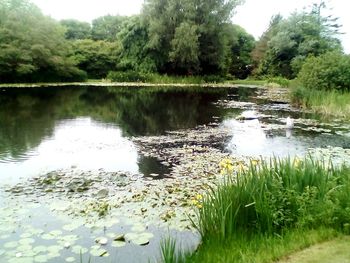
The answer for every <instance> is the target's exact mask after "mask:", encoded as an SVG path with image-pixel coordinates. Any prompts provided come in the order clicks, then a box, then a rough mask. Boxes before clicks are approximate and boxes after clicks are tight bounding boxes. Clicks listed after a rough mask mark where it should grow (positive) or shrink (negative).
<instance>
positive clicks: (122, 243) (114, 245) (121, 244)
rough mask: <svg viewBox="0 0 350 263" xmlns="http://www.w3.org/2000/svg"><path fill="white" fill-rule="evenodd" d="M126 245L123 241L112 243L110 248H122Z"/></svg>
mask: <svg viewBox="0 0 350 263" xmlns="http://www.w3.org/2000/svg"><path fill="white" fill-rule="evenodd" d="M125 245H126V242H125V241H118V240H116V241H113V242H112V244H111V246H112V247H124V246H125Z"/></svg>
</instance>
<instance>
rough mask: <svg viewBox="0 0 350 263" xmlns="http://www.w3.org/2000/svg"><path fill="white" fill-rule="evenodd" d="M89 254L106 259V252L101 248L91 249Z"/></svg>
mask: <svg viewBox="0 0 350 263" xmlns="http://www.w3.org/2000/svg"><path fill="white" fill-rule="evenodd" d="M90 254H91V255H92V256H94V257H108V256H109V254H108V251H107V250H105V249H103V248H99V249H92V250H90Z"/></svg>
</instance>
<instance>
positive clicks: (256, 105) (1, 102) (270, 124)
mask: <svg viewBox="0 0 350 263" xmlns="http://www.w3.org/2000/svg"><path fill="white" fill-rule="evenodd" d="M260 92H261V91H259V90H257V89H255V88H245V87H242V88H231V89H228V88H215V89H206V88H200V89H199V88H152V89H149V88H112V87H109V88H102V87H65V88H62V87H61V88H54V87H50V88H49V87H47V88H30V89H20V88H18V89H16V88H12V89H2V90H1V91H0V189H2V187H5V186H6V187H8V185H10V186H11V185H16V184H17V183H23V182H24V184H25V182H26V180H28V179H30V178H33V177H38V176H39V177H40V176H41V175H44V174H47V173H49V172H51V171H57V170H69V169H76V170H79V171H81V172H82V173H84V171H86V172H88V174H89V173H99V172H100V171H101V169H103V171H104V172H127V173H128V174H131V175H138V176H141V177H142V176H144V177H148V176H150V175H152V174H167V173H168V172H169V169H171V167H168V166H166V165H163V163H162V162H161V161H159V160H157V159H156V158H152V157H149V156H144V155H143V154H142V153H141V152H140V151H139V150H138V147H137V145H135V143H134V142H133V141H134V139H135V138H139V137H143V138H147V137H148V136H153V137H154V136H161V135H166V134H167V133H168V132H175V131H183V130H185V131H187V130H188V131H189V132H190V131H191V129H196V127H198V126H204V125H209V126H210V125H215V127H219V128H220V127H222V128H224V129H227V130H228V131H229V138H228V139H227V140H225V141H223V142H220V143H219V144H218V145H219V146H218V147H219V148H220V150H221V151H224V152H227V153H230V154H232V155H238V156H254V157H260V156H262V157H268V156H273V155H275V156H289V155H303V154H305V153H307V151H308V150H309V148H325V147H329V146H331V147H341V148H343V149H349V148H350V127H349V124H347V123H342V122H341V121H337V120H330V121H328V122H326V123H325V122H321V121H319V120H318V118H317V116H313V115H312V114H307V113H302V112H300V111H298V110H296V109H293V108H292V107H289V106H288V105H286V104H283V103H279V102H278V103H277V102H274V101H272V100H269V99H267V98H261V97H259V93H260ZM231 102H238V103H233V104H232V103H231ZM228 105H230V106H228ZM247 115H250V116H251V118H247V119H242V118H241V117H242V116H247ZM288 116H290V117H292V118H293V119H295V124H294V128H293V129H292V130H289V129H286V128H285V120H286V118H287V117H288ZM159 138H162V137H159ZM198 143H200V141H199V142H198ZM43 196H44V197H45V194H43ZM18 198H19V197H18ZM14 199H15V198H13V197H12V196H11V195H9V194H7V193H5V192H4V191H2V190H0V211H1V215H0V222H1V224H0V255H2V254H5V255H6V260H7V261H6V262H17V261H16V260H18V262H22V261H23V262H33V260H32V259H33V257H34V256H35V257H34V259H35V258H36V260H34V261H35V262H62V261H61V258H62V257H65V258H69V259H70V260H73V259H74V258H73V259H72V257H74V256H73V255H72V252H71V251H68V249H66V250H64V251H63V250H62V249H63V248H62V246H64V242H63V241H64V238H68V237H69V238H70V242H73V240H71V239H74V238H75V236H73V235H66V236H65V237H64V238H63V237H62V236H60V235H61V234H62V233H66V234H67V233H70V232H71V231H73V232H74V231H75V232H74V235H76V236H77V237H78V236H79V237H81V239H79V240H78V241H77V244H78V247H75V248H76V249H78V248H82V247H83V246H85V247H88V246H91V249H92V250H94V249H95V250H94V251H95V252H96V250H98V249H99V248H94V247H93V244H94V237H97V236H99V235H105V234H106V227H103V228H102V230H101V229H100V230H99V231H100V232H98V233H97V234H94V235H95V236H94V237H93V238H92V240H90V239H91V238H89V235H91V233H90V232H89V231H90V230H89V228H86V227H85V228H84V227H83V223H81V224H79V223H78V224H76V225H75V226H76V227H77V229H76V230H73V229H69V227H68V228H67V227H66V229H65V228H64V226H66V225H65V224H68V223H69V222H70V220H71V218H70V217H69V216H68V217H67V215H65V216H60V217H59V218H58V217H56V216H55V214H52V213H51V212H50V211H49V208H48V206H41V204H40V202H38V201H37V200H36V199H33V198H32V197H29V198H24V200H23V201H22V200H20V199H19V200H17V201H16V202H15V205H13V203H12V200H14ZM55 200H56V199H55ZM55 202H56V201H55ZM25 203H27V204H29V205H27V206H25V205H24V204H25ZM34 203H36V204H34ZM18 204H21V205H20V206H19V207H15V206H17V205H18ZM22 204H23V206H22ZM33 204H34V205H33ZM50 205H52V204H50ZM13 207H15V208H13ZM51 208H52V207H51ZM56 208H57V207H56ZM56 210H57V209H56ZM115 216H116V217H119V216H121V215H118V214H115ZM26 224H27V225H26ZM23 226H25V227H23ZM68 226H69V225H68ZM71 227H72V226H71ZM73 227H74V225H73ZM123 227H124V228H126V229H132V228H133V227H134V228H135V225H132V224H124V225H123V224H118V225H113V224H110V226H109V228H108V231H110V232H111V231H114V232H120V231H122V228H123ZM137 228H140V226H138V225H137V222H136V229H137ZM141 228H142V227H141ZM57 229H60V230H57ZM62 229H63V230H62ZM67 229H68V230H67ZM69 230H70V231H69ZM6 231H7V232H6ZM8 231H10V232H8ZM50 231H51V232H50ZM62 231H63V232H62ZM148 231H150V232H152V233H153V234H154V236H155V237H154V239H153V240H154V242H151V243H149V245H148V246H142V247H140V246H135V245H132V244H130V245H126V246H125V248H123V250H121V251H119V250H118V253H117V255H114V260H115V259H119V260H120V262H148V259H153V258H157V257H159V242H160V240H161V237H162V235H163V234H164V230H161V229H158V228H156V227H152V226H150V227H149V228H148ZM42 232H45V233H46V235H45V234H44V235H43V233H42ZM47 233H49V234H47ZM50 233H51V234H50ZM60 233H61V234H60ZM172 233H173V235H177V236H179V237H180V238H182V239H183V240H189V241H190V243H189V244H188V247H191V246H193V244H196V243H198V236H196V235H193V234H191V233H189V232H176V231H175V232H172ZM54 234H55V235H54ZM153 234H152V235H153ZM50 235H51V236H50ZM34 236H38V237H39V238H38V239H35V242H36V243H35V244H36V245H37V246H36V247H33V248H36V250H37V251H36V252H37V254H35V255H34V254H33V255H32V254H30V255H32V257H29V256H28V257H27V258H22V259H23V260H22V261H20V260H19V259H16V256H18V255H19V254H18V253H21V254H20V257H19V258H21V256H22V253H23V254H24V253H32V252H28V251H29V250H30V249H31V248H32V245H30V243H31V242H34V239H31V237H34ZM28 237H30V238H29V239H28ZM43 237H46V238H48V237H50V238H52V239H55V240H56V239H57V240H59V239H60V240H61V241H62V238H63V241H62V242H63V243H62V242H61V243H59V242H58V244H59V245H60V246H61V247H59V246H58V248H57V245H52V244H51V243H50V242H51V241H49V242H48V241H47V240H46V239H44V238H43ZM21 238H22V239H21ZM19 239H20V240H19ZM18 240H19V241H18ZM50 240H51V239H50ZM60 240H59V241H60ZM74 241H75V240H74ZM16 242H22V243H23V244H22V243H19V244H20V245H22V248H23V251H22V252H18V251H17V252H16V250H14V248H13V246H15V247H16V246H18V245H19V244H18V243H16ZM28 242H29V243H28ZM50 244H51V245H52V246H51V250H52V251H50V253H49V254H50V255H51V257H49V258H48V257H46V256H47V255H46V254H45V253H44V252H45V251H46V250H48V251H49V249H48V248H47V247H48V246H49V245H50ZM55 244H56V243H55ZM4 248H5V249H4ZM11 249H12V250H11ZM25 249H27V250H25ZM45 249H46V250H45ZM59 249H60V250H59ZM58 251H63V252H61V254H57V253H58ZM53 252H55V253H56V254H57V255H61V258H60V259H57V257H56V259H55V257H54V256H55V255H56V254H55V253H53ZM78 252H79V251H78ZM97 252H98V251H97ZM78 254H79V253H78ZM102 254H103V253H102ZM57 255H56V256H57ZM130 255H132V256H130ZM112 256H113V255H112ZM11 259H12V260H11ZM84 259H86V262H87V260H88V259H89V257H84ZM25 260H28V261H25ZM31 260H32V261H31ZM75 260H78V259H77V257H75ZM93 262H105V261H104V260H100V261H99V260H98V259H96V261H93ZM111 262H112V261H111ZM118 262H119V261H118Z"/></svg>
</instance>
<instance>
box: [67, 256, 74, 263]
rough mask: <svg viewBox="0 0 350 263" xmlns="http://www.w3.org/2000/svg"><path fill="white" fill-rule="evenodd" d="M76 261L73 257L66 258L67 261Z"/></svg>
mask: <svg viewBox="0 0 350 263" xmlns="http://www.w3.org/2000/svg"><path fill="white" fill-rule="evenodd" d="M74 261H75V258H73V257H68V258H66V262H74Z"/></svg>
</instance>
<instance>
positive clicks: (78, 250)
mask: <svg viewBox="0 0 350 263" xmlns="http://www.w3.org/2000/svg"><path fill="white" fill-rule="evenodd" d="M72 252H73V253H75V254H78V255H80V254H85V253H86V252H88V249H87V248H85V247H82V246H79V245H76V246H73V247H72Z"/></svg>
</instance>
